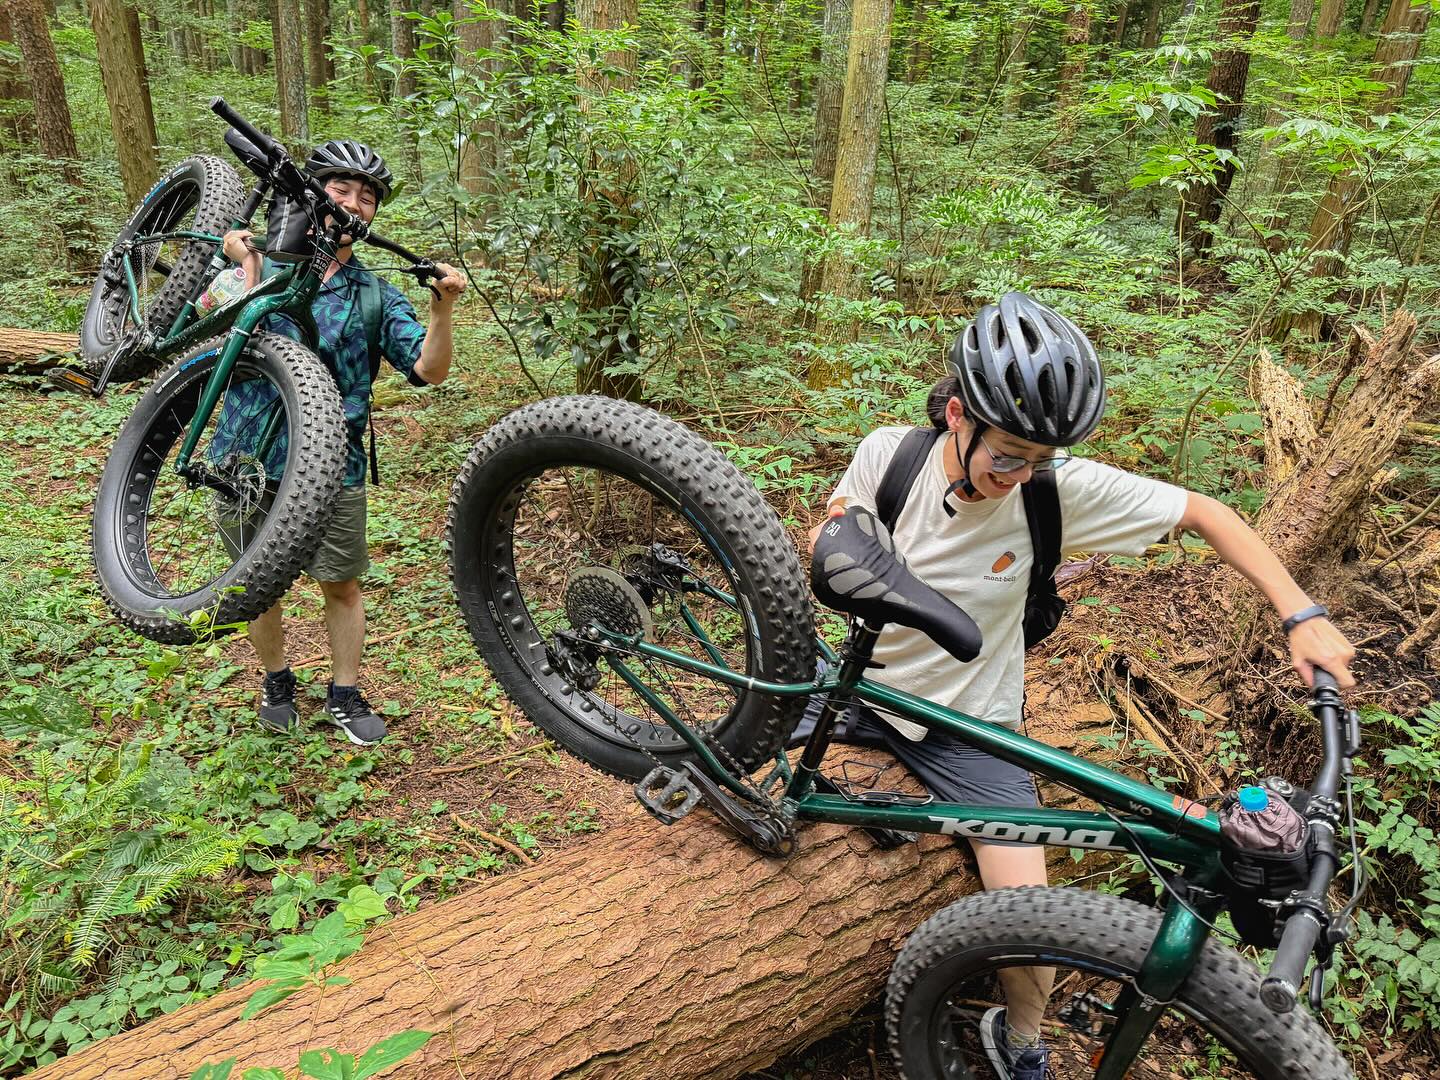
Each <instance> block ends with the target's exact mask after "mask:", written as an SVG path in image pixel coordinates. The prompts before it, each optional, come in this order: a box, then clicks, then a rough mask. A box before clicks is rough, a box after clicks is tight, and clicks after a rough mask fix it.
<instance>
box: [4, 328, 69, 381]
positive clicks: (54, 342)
mask: <svg viewBox="0 0 1440 1080" xmlns="http://www.w3.org/2000/svg"><path fill="white" fill-rule="evenodd" d="M77 344H78V342H77V341H76V338H75V335H74V334H51V333H46V332H45V331H43V330H22V329H19V328H17V327H13V326H0V373H4V374H7V375H43V374H44V373H45V372H46V371H47V370H49V369H50V368H52V367H55V366H56V365H57V364H59V363H60V362H61V361H62V360H63V359H65V358H66V357H69V356H73V355H74V353H75V350H76V347H77Z"/></svg>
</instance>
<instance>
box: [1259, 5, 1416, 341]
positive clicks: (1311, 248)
mask: <svg viewBox="0 0 1440 1080" xmlns="http://www.w3.org/2000/svg"><path fill="white" fill-rule="evenodd" d="M1429 23H1430V8H1429V7H1427V6H1426V5H1424V4H1412V3H1411V2H1410V0H1391V3H1390V8H1389V10H1388V11H1387V12H1386V15H1385V22H1384V24H1383V25H1382V26H1381V27H1380V40H1379V42H1378V43H1377V44H1376V46H1375V81H1376V82H1380V83H1384V84H1385V89H1384V90H1383V91H1381V92H1380V94H1379V96H1378V100H1376V101H1375V103H1374V104H1373V105H1371V106H1370V108H1369V110H1368V112H1367V114H1366V115H1365V116H1364V117H1363V118H1362V121H1361V123H1362V124H1363V125H1364V126H1366V127H1369V126H1370V125H1371V123H1372V120H1371V117H1377V116H1385V115H1388V114H1389V113H1390V112H1392V111H1394V109H1395V107H1396V106H1397V105H1398V104H1399V103H1400V101H1401V100H1402V99H1403V98H1404V96H1405V88H1406V87H1407V86H1408V85H1409V84H1410V75H1411V72H1413V71H1414V70H1415V58H1416V57H1417V56H1418V55H1419V52H1420V43H1421V41H1422V40H1423V39H1424V37H1425V29H1426V27H1427V26H1428V25H1429ZM1362 188H1363V183H1362V179H1361V173H1360V170H1358V169H1356V168H1353V167H1352V168H1347V169H1344V170H1342V171H1340V172H1338V173H1336V174H1335V175H1334V176H1333V177H1331V179H1330V183H1329V186H1328V187H1327V188H1326V189H1325V195H1324V197H1323V198H1322V199H1321V200H1320V205H1319V206H1317V207H1316V208H1315V216H1314V217H1313V218H1312V219H1311V221H1310V235H1309V239H1308V241H1307V245H1306V251H1307V252H1310V253H1312V254H1314V258H1313V259H1312V261H1311V264H1310V274H1311V276H1312V277H1321V278H1324V277H1334V276H1335V273H1336V271H1337V270H1339V268H1340V265H1341V261H1342V259H1343V257H1344V253H1345V252H1346V251H1348V250H1349V249H1350V235H1351V229H1352V227H1353V226H1354V222H1355V211H1356V209H1357V207H1358V205H1359V203H1360V201H1361V199H1360V195H1361V191H1362ZM1318 253H1324V254H1318ZM1319 330H1320V316H1319V313H1318V312H1313V311H1309V312H1298V313H1296V312H1286V313H1284V314H1282V315H1279V316H1277V317H1276V319H1275V320H1274V321H1273V322H1272V323H1271V327H1270V333H1271V336H1272V337H1274V338H1276V339H1283V338H1284V337H1285V336H1286V335H1287V334H1289V333H1292V332H1293V333H1297V334H1299V335H1300V336H1302V337H1306V338H1314V337H1316V336H1318V333H1319Z"/></svg>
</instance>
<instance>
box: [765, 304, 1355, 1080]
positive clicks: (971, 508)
mask: <svg viewBox="0 0 1440 1080" xmlns="http://www.w3.org/2000/svg"><path fill="white" fill-rule="evenodd" d="M949 367H950V375H949V376H948V377H947V378H945V379H942V380H941V381H940V382H939V383H937V384H936V386H935V387H934V389H933V390H932V391H931V393H930V397H929V400H928V402H927V406H926V411H927V413H928V416H929V419H930V421H931V424H932V425H933V426H934V427H935V428H936V429H937V431H938V432H940V433H941V434H940V435H939V437H936V438H935V439H934V440H933V443H931V444H930V448H929V450H928V452H927V456H926V457H925V458H924V459H923V460H922V461H921V462H920V463H919V471H918V472H917V473H916V474H915V475H914V479H913V481H911V482H910V484H909V488H908V491H906V492H903V493H902V494H901V504H900V505H901V509H900V511H899V515H898V517H896V518H895V521H894V524H893V527H892V532H893V535H894V540H895V546H896V550H897V551H898V552H899V553H900V554H901V555H903V556H904V558H905V561H906V562H907V564H908V566H909V568H910V571H911V572H912V573H913V574H914V575H915V576H916V577H918V578H920V579H921V580H922V581H924V582H925V583H926V584H928V585H930V586H932V587H933V588H935V589H937V590H939V591H940V592H942V593H944V594H945V595H946V596H948V597H949V598H950V599H951V600H953V601H955V602H956V603H957V604H959V605H961V606H962V607H964V609H965V610H966V611H967V612H968V613H969V614H970V616H971V617H972V618H973V619H974V620H975V622H976V624H977V625H978V626H979V629H980V631H981V633H982V635H983V640H984V647H983V651H982V652H981V653H980V656H979V657H978V658H977V659H976V660H975V661H973V662H972V663H969V664H965V665H959V666H957V665H956V664H955V663H954V661H953V660H952V659H951V657H950V656H949V655H948V654H947V653H946V652H945V650H943V649H942V648H940V647H939V646H938V645H936V644H935V642H933V641H932V640H931V639H930V638H928V637H927V636H925V635H924V634H923V633H921V632H920V631H918V630H913V629H910V628H908V627H904V626H900V625H895V624H892V625H890V626H887V627H886V629H885V631H884V633H883V634H882V635H881V637H880V639H879V641H878V643H877V645H876V647H875V650H874V654H873V659H874V661H875V662H876V666H877V669H878V674H877V675H876V681H879V682H884V683H887V684H889V685H891V686H894V687H896V688H898V689H902V690H905V691H908V692H909V693H912V694H916V695H918V696H920V697H923V698H927V699H929V700H931V701H935V702H938V703H940V704H942V705H945V706H947V707H949V708H951V709H955V710H957V711H959V712H962V713H966V714H968V715H970V716H974V717H978V718H980V719H982V720H987V721H990V722H992V723H996V724H1002V725H1005V726H1007V727H1012V728H1018V727H1020V726H1021V723H1022V715H1023V700H1024V672H1025V644H1026V627H1025V623H1026V621H1027V620H1026V616H1027V602H1029V601H1030V600H1031V599H1032V597H1031V595H1030V592H1029V590H1027V583H1028V575H1027V573H1026V572H1025V570H1026V568H1027V567H1028V566H1029V565H1030V562H1031V560H1032V555H1031V553H1032V552H1033V551H1034V548H1035V545H1034V543H1033V542H1032V540H1031V536H1032V533H1031V530H1030V527H1029V522H1028V520H1027V509H1026V506H1025V500H1024V499H1022V498H1021V497H1017V496H1016V491H1017V489H1019V488H1020V485H1022V484H1025V483H1026V482H1028V481H1030V480H1031V479H1032V477H1034V476H1035V475H1037V474H1040V473H1042V472H1051V471H1053V476H1054V480H1055V490H1056V493H1057V494H1058V499H1059V516H1060V523H1059V524H1060V529H1059V533H1060V548H1061V554H1071V553H1074V552H1078V551H1090V552H1106V553H1116V554H1130V555H1138V554H1140V553H1141V552H1142V551H1143V550H1144V548H1145V547H1146V546H1147V545H1148V544H1149V543H1151V542H1152V541H1154V540H1155V539H1156V538H1157V537H1159V536H1161V535H1163V534H1164V533H1166V532H1168V531H1170V530H1171V529H1174V528H1176V527H1179V528H1182V529H1188V530H1190V531H1193V532H1195V533H1198V534H1199V535H1200V536H1202V537H1203V538H1204V539H1205V540H1206V541H1207V542H1208V543H1209V544H1210V545H1211V546H1212V547H1213V548H1214V549H1215V551H1216V552H1217V553H1218V554H1219V555H1220V557H1221V558H1222V559H1224V560H1225V561H1226V562H1227V563H1229V564H1230V565H1231V566H1233V567H1234V568H1235V569H1237V570H1239V571H1240V572H1241V573H1242V574H1244V575H1245V576H1246V577H1247V578H1248V579H1249V580H1250V581H1251V582H1252V583H1253V584H1254V585H1255V586H1256V587H1257V588H1259V589H1260V590H1261V591H1262V592H1263V593H1264V594H1265V596H1266V597H1267V598H1268V599H1269V600H1270V602H1271V604H1273V605H1274V607H1275V610H1276V612H1277V613H1278V614H1279V616H1280V618H1281V619H1282V620H1283V626H1284V629H1285V632H1286V634H1287V636H1288V639H1289V646H1290V653H1291V659H1292V662H1293V664H1294V666H1295V669H1296V670H1297V671H1298V672H1299V673H1300V675H1301V676H1302V677H1303V678H1304V679H1305V681H1306V683H1307V684H1311V683H1312V682H1313V671H1314V668H1316V667H1321V668H1324V669H1326V670H1328V671H1329V672H1331V673H1332V674H1334V675H1335V677H1336V678H1337V679H1338V681H1339V683H1340V685H1341V686H1344V687H1348V686H1351V685H1353V683H1354V680H1353V679H1352V678H1351V675H1350V672H1349V664H1350V661H1351V660H1352V659H1353V658H1354V655H1355V650H1354V648H1353V647H1352V646H1351V645H1350V643H1349V642H1348V641H1347V640H1346V639H1345V637H1344V635H1343V634H1341V632H1340V631H1339V630H1338V629H1336V627H1335V626H1334V625H1333V624H1331V623H1330V622H1329V620H1328V619H1327V618H1326V617H1325V616H1326V611H1325V609H1324V608H1323V607H1319V606H1318V605H1315V604H1313V603H1312V601H1311V600H1310V598H1309V597H1308V596H1307V595H1306V594H1305V593H1304V591H1303V590H1302V589H1301V588H1300V587H1299V586H1298V585H1297V584H1296V583H1295V581H1294V579H1293V578H1292V577H1291V576H1290V574H1289V573H1288V572H1287V571H1286V569H1285V567H1284V566H1283V565H1282V564H1281V563H1280V561H1279V559H1278V558H1276V556H1275V555H1274V553H1273V552H1272V551H1270V549H1269V548H1268V547H1266V545H1265V544H1264V542H1263V541H1262V540H1261V539H1260V538H1259V537H1258V536H1257V535H1256V534H1255V533H1254V532H1253V531H1252V530H1251V529H1250V528H1249V527H1248V526H1247V525H1246V524H1245V523H1244V522H1243V521H1242V520H1241V519H1240V517H1239V516H1238V515H1237V514H1236V513H1235V512H1234V511H1233V510H1231V509H1230V508H1229V507H1227V506H1225V505H1224V504H1223V503H1220V502H1218V501H1216V500H1215V499H1212V498H1209V497H1208V496H1205V495H1200V494H1197V493H1195V492H1192V491H1186V490H1184V489H1183V488H1179V487H1176V486H1174V485H1172V484H1167V483H1163V482H1161V481H1158V480H1151V479H1148V478H1145V477H1141V476H1135V475H1131V474H1129V473H1126V472H1123V471H1122V470H1120V469H1116V468H1112V467H1111V466H1108V465H1104V464H1101V463H1100V462H1097V461H1093V460H1088V459H1080V458H1072V457H1071V456H1070V454H1069V449H1068V448H1069V447H1071V446H1073V445H1075V444H1077V443H1080V442H1083V441H1084V440H1085V439H1086V438H1088V437H1089V435H1090V434H1091V433H1092V432H1093V431H1094V430H1095V428H1096V426H1097V425H1098V424H1099V422H1100V418H1101V415H1102V414H1103V412H1104V408H1105V382H1104V376H1103V374H1102V372H1101V370H1100V364H1099V361H1098V359H1097V357H1096V354H1095V349H1094V347H1093V346H1092V345H1091V343H1090V341H1089V340H1088V339H1087V338H1086V336H1085V335H1084V333H1083V332H1082V331H1081V330H1080V329H1079V327H1077V326H1076V325H1075V324H1074V323H1072V322H1071V321H1070V320H1069V319H1066V318H1065V317H1063V316H1062V315H1060V314H1059V313H1057V312H1055V311H1053V310H1051V309H1050V308H1048V307H1046V306H1045V305H1043V304H1040V303H1038V302H1037V301H1035V300H1034V299H1032V298H1030V297H1028V296H1025V295H1023V294H1020V293H1010V294H1007V295H1006V296H1005V297H1003V298H1002V299H1001V300H1000V302H999V303H998V304H991V305H987V306H986V307H984V308H982V309H981V311H980V312H979V314H978V315H977V316H976V318H975V320H974V321H973V322H972V323H971V324H970V325H969V326H968V327H967V328H966V330H965V332H964V333H962V334H961V336H960V337H959V338H958V339H957V340H956V342H955V344H954V346H953V347H952V349H951V351H950V359H949ZM905 437H906V429H904V428H893V427H890V428H881V429H879V430H877V431H875V432H872V433H871V434H870V435H869V436H867V437H866V438H865V439H864V441H862V442H861V444H860V446H859V448H858V449H857V451H856V454H855V458H854V460H853V461H852V462H851V464H850V466H849V468H848V469H847V470H846V472H845V475H844V476H843V477H842V479H841V481H840V483H839V485H838V486H837V487H836V489H835V492H834V493H833V494H832V495H831V497H830V500H829V510H830V513H831V514H832V515H833V514H836V513H839V512H841V511H843V509H844V507H845V506H846V505H847V504H850V503H854V504H856V505H860V506H864V507H866V508H867V509H869V510H871V511H877V510H878V509H879V503H880V501H881V500H880V499H879V495H880V493H881V490H882V488H883V487H885V480H886V475H887V470H888V469H889V467H890V465H891V462H892V459H894V458H896V456H897V450H898V448H899V447H900V444H901V442H902V440H903V439H904V438H905ZM1061 466H1064V468H1061ZM822 524H823V523H822ZM820 528H821V526H818V525H817V526H816V528H815V529H814V531H812V533H811V537H810V539H811V546H812V548H813V546H814V543H815V540H816V538H817V537H818V535H819V530H820ZM1052 625H1053V624H1052ZM852 709H853V707H852ZM818 713H819V702H818V701H816V702H814V703H812V706H811V708H810V710H809V711H808V712H807V717H806V720H805V721H803V722H802V724H801V727H800V729H799V730H797V731H796V733H795V735H794V736H792V739H794V740H797V741H798V740H803V739H804V738H805V737H806V736H807V735H808V731H809V729H810V728H812V727H813V725H814V722H815V718H816V716H817V715H818ZM847 722H848V727H849V730H848V732H846V735H845V739H846V740H847V741H851V742H860V743H865V744H869V745H875V746H879V747H882V748H884V749H887V750H889V751H890V752H891V753H892V754H894V755H895V757H896V758H897V759H898V760H900V761H901V762H902V763H903V764H904V765H905V766H906V767H907V768H908V769H909V770H910V771H911V772H912V773H913V774H914V775H915V776H916V777H917V778H918V779H919V780H920V781H921V782H922V783H924V784H925V786H926V787H927V788H928V789H929V790H930V792H931V793H932V794H933V795H934V796H935V797H936V798H938V799H941V800H944V801H953V802H960V803H971V804H985V805H993V806H1026V807H1032V806H1037V805H1038V799H1037V796H1036V791H1035V785H1034V782H1033V780H1032V778H1031V777H1030V775H1029V774H1028V773H1027V772H1026V771H1025V770H1023V769H1021V768H1020V767H1019V766H1016V765H1012V764H1009V763H1007V762H1004V761H1001V760H1000V759H998V758H995V757H993V756H991V755H989V754H987V753H984V752H983V751H980V750H977V749H976V748H974V747H972V746H969V745H968V744H966V743H964V742H961V741H960V740H959V739H956V738H954V737H951V736H947V735H945V734H944V733H941V732H935V731H930V732H928V733H927V731H926V729H925V728H923V727H920V726H919V725H917V724H912V723H908V722H906V721H903V720H899V719H890V718H886V717H882V716H881V715H880V714H878V713H875V712H873V711H872V710H870V709H868V708H865V707H863V706H861V707H859V708H858V710H857V711H854V712H853V713H852V715H851V716H849V717H847ZM972 845H973V848H974V851H975V859H976V863H977V865H978V867H979V872H980V879H981V881H982V883H983V884H984V886H985V887H986V888H987V889H995V888H1009V887H1015V886H1022V885H1042V886H1043V885H1045V884H1046V883H1047V877H1046V867H1045V852H1044V848H1042V847H1038V846H1030V845H1013V844H1004V843H995V842H990V841H978V840H976V841H972ZM1053 978H1054V971H1053V969H1050V968H1038V967H1037V968H1009V969H1005V970H1003V971H1002V972H1001V982H1002V984H1003V986H1004V990H1005V994H1006V1001H1007V1005H1008V1008H995V1009H991V1010H990V1011H989V1012H987V1013H986V1014H985V1016H984V1018H983V1020H982V1021H981V1031H980V1035H981V1040H982V1044H983V1045H984V1047H985V1050H986V1053H987V1055H988V1057H989V1058H990V1061H991V1063H992V1065H993V1066H994V1069H995V1072H996V1074H997V1075H998V1076H1000V1077H1002V1078H1005V1080H1042V1078H1043V1077H1044V1076H1045V1075H1046V1068H1047V1061H1048V1052H1047V1050H1046V1049H1045V1047H1044V1045H1043V1044H1042V1042H1041V1040H1040V1020H1041V1017H1042V1016H1043V1014H1044V1011H1045V1007H1046V1001H1047V999H1048V998H1049V995H1050V991H1051V984H1052V982H1053Z"/></svg>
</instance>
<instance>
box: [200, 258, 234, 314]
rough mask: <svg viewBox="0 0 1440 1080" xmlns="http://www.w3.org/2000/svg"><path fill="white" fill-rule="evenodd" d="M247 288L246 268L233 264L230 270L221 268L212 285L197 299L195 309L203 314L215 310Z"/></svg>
mask: <svg viewBox="0 0 1440 1080" xmlns="http://www.w3.org/2000/svg"><path fill="white" fill-rule="evenodd" d="M245 289H246V284H245V268H244V267H243V266H232V267H230V269H228V270H221V271H220V273H218V274H216V275H215V279H214V280H213V281H211V282H210V287H209V288H207V289H206V290H205V292H204V293H202V294H201V296H200V299H199V300H197V301H195V310H196V311H198V312H199V313H200V314H202V315H203V314H205V313H206V312H209V311H214V310H215V309H216V308H218V307H220V306H221V305H222V304H225V303H228V302H229V301H231V300H234V299H235V297H237V296H240V295H241V294H243V293H244V292H245Z"/></svg>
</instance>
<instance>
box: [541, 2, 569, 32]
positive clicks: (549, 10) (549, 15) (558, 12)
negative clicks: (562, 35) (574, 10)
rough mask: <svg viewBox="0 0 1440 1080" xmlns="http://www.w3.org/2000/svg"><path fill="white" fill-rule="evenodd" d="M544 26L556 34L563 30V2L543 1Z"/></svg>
mask: <svg viewBox="0 0 1440 1080" xmlns="http://www.w3.org/2000/svg"><path fill="white" fill-rule="evenodd" d="M545 25H546V26H547V27H549V28H550V29H551V30H554V31H555V32H556V33H557V34H558V33H559V32H560V31H562V30H564V29H565V0H545Z"/></svg>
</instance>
